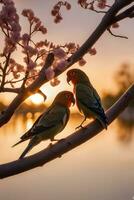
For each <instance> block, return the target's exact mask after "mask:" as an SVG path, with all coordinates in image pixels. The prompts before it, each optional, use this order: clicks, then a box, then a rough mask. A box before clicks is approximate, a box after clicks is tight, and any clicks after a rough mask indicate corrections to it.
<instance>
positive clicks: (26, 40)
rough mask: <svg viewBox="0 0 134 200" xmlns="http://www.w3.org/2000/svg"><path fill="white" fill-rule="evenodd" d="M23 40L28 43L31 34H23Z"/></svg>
mask: <svg viewBox="0 0 134 200" xmlns="http://www.w3.org/2000/svg"><path fill="white" fill-rule="evenodd" d="M22 40H23V42H24V43H27V42H28V41H29V40H30V35H29V34H27V33H25V34H23V35H22Z"/></svg>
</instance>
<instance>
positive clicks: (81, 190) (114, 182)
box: [0, 113, 134, 200]
mask: <svg viewBox="0 0 134 200" xmlns="http://www.w3.org/2000/svg"><path fill="white" fill-rule="evenodd" d="M36 115H37V114H36ZM36 117H37V116H35V118H36ZM34 120H35V119H33V118H32V117H31V114H30V113H28V114H27V119H25V118H24V117H22V116H17V117H15V118H14V119H12V120H11V122H10V123H9V124H8V125H6V126H4V127H2V128H1V129H0V164H2V163H6V162H9V161H12V160H15V159H17V158H18V157H19V155H20V154H21V153H22V151H23V150H24V148H25V147H26V145H27V142H25V143H24V144H20V145H18V146H16V147H15V148H11V146H12V145H13V144H14V143H16V142H17V141H18V140H19V137H20V136H21V135H22V133H23V132H25V131H26V130H27V129H28V128H29V127H30V126H31V125H32V123H33V121H34ZM80 121H81V119H80V118H79V117H76V116H74V115H73V116H72V117H71V120H70V122H69V124H68V126H67V127H66V129H65V131H64V132H62V133H61V134H59V135H58V136H57V138H63V137H65V136H67V135H69V134H70V133H71V132H73V131H74V129H75V127H76V126H77V125H78V124H79V122H80ZM133 133H134V130H132V129H131V130H129V129H126V128H125V127H123V126H121V125H120V126H119V125H118V124H117V122H114V123H113V124H112V125H111V126H109V128H108V131H103V132H101V133H100V134H99V135H97V136H96V137H94V138H92V139H91V140H89V141H88V142H86V143H85V144H83V145H81V146H79V147H77V148H75V149H74V150H72V151H70V152H69V153H67V154H65V155H64V156H62V157H61V158H58V159H56V160H54V161H51V162H49V163H48V164H47V165H44V166H43V167H40V168H36V169H33V170H30V171H28V172H24V173H22V174H19V175H16V176H13V177H9V178H6V179H3V180H0V200H24V199H25V200H30V199H31V200H132V199H134V138H133ZM48 144H49V141H47V142H42V143H41V144H39V145H38V146H37V147H35V148H34V149H33V150H32V151H31V152H30V153H29V155H30V154H33V153H35V152H38V151H39V150H41V149H43V148H44V147H45V146H47V145H48Z"/></svg>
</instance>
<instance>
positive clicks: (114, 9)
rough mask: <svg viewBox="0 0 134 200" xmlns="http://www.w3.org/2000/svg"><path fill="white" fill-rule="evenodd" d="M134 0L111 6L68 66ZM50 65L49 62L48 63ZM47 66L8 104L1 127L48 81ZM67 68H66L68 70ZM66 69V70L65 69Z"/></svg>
mask: <svg viewBox="0 0 134 200" xmlns="http://www.w3.org/2000/svg"><path fill="white" fill-rule="evenodd" d="M132 2H133V0H117V1H115V3H114V4H113V5H112V6H111V8H110V9H109V11H108V12H107V13H106V14H105V16H104V17H103V18H102V21H101V22H100V24H99V25H98V27H97V28H96V29H95V31H94V32H93V33H92V34H91V36H90V37H89V38H88V39H87V40H86V41H85V42H84V44H83V45H82V46H81V47H80V48H79V49H78V50H77V51H76V52H75V53H74V54H73V55H72V56H71V57H70V58H69V59H68V62H69V64H68V66H67V67H66V69H67V68H69V67H70V66H72V65H73V64H74V63H75V62H77V61H78V60H79V59H80V58H81V57H83V56H84V55H85V53H87V51H88V50H89V49H90V48H91V47H92V46H93V45H94V44H95V43H96V41H97V40H98V39H99V38H100V37H101V35H102V34H103V33H104V32H105V31H106V30H107V28H109V27H110V25H112V24H113V22H114V20H115V17H116V14H118V12H119V11H120V10H121V9H123V8H124V7H126V6H127V5H129V4H131V3H132ZM46 65H48V64H46ZM48 66H50V65H48ZM46 67H47V66H44V67H43V69H42V70H41V72H40V74H39V77H38V78H37V79H36V80H35V81H34V82H33V84H32V85H30V86H29V87H28V88H27V89H26V90H24V91H23V93H20V94H18V95H17V96H16V98H15V99H14V100H13V101H12V103H11V104H10V105H9V106H8V108H7V109H6V111H5V112H4V113H3V114H2V115H1V116H0V127H1V126H2V125H4V124H5V123H7V122H8V121H9V120H10V118H11V117H12V115H13V113H14V112H15V110H16V109H17V108H18V106H19V105H20V104H21V103H22V102H23V101H24V100H25V99H26V98H27V97H29V96H30V95H32V93H36V91H37V90H38V89H39V87H41V86H42V85H43V84H44V83H46V82H48V80H47V79H46V77H45V73H44V69H45V68H46ZM66 69H65V70H66ZM65 70H64V71H65ZM61 73H63V71H59V70H57V69H56V70H55V75H56V76H59V75H60V74H61Z"/></svg>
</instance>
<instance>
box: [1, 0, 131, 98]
mask: <svg viewBox="0 0 134 200" xmlns="http://www.w3.org/2000/svg"><path fill="white" fill-rule="evenodd" d="M56 2H57V0H50V1H47V0H38V1H36V0H15V3H16V7H17V9H18V12H19V13H21V12H22V10H23V9H24V8H31V9H33V11H34V12H35V15H36V16H37V17H39V18H40V19H41V20H42V22H43V23H44V25H45V26H46V27H47V29H48V33H47V34H46V35H44V37H42V40H45V39H48V40H50V41H53V42H54V43H56V44H59V43H60V44H64V43H65V42H75V43H79V44H82V43H83V42H84V41H85V40H86V39H87V38H88V37H89V35H90V34H91V33H92V32H93V31H94V29H95V27H96V26H97V25H98V24H99V22H100V20H101V18H102V16H103V15H102V14H96V13H94V12H91V11H86V10H84V9H82V8H81V7H80V6H79V5H78V4H77V3H76V2H77V1H76V0H74V1H71V0H70V1H69V2H70V3H71V5H72V9H71V10H70V11H66V12H64V11H65V10H64V9H62V14H63V18H64V20H62V22H61V23H59V24H54V23H53V17H52V16H51V14H50V13H51V9H52V7H53V5H54V4H55V3H56ZM20 22H21V25H22V30H23V31H26V30H27V21H26V19H25V18H24V17H22V16H21V18H20ZM133 23H134V22H133V19H126V20H124V21H122V22H121V23H120V27H119V28H118V29H113V31H114V33H117V34H121V35H125V36H128V38H129V39H128V40H126V39H121V38H115V37H112V36H111V35H110V34H109V33H107V32H106V33H105V34H103V36H102V37H101V38H100V39H99V41H97V43H96V44H95V45H94V47H95V48H96V49H97V55H95V56H90V55H86V56H85V58H86V60H87V61H88V62H87V64H86V65H85V66H84V67H82V70H84V71H85V72H86V73H87V74H88V75H89V78H90V80H91V81H92V83H93V84H94V86H95V87H96V88H97V90H98V92H99V93H100V94H101V92H102V91H104V90H109V89H112V90H115V89H116V88H115V85H114V84H113V74H114V72H115V71H116V70H117V69H118V67H119V66H120V65H121V64H122V63H124V62H129V63H130V64H133V63H134V61H133V54H134V45H133V44H134V37H133V35H134V26H133ZM36 37H39V36H38V35H37V36H36ZM39 39H41V38H39ZM16 58H17V59H19V54H16ZM74 66H75V67H77V64H76V65H74ZM74 66H73V67H74ZM60 80H61V84H60V85H59V86H58V87H55V88H52V87H51V86H49V84H47V87H46V85H45V86H42V88H41V89H42V90H43V91H45V93H46V94H47V96H48V100H50V99H51V97H54V96H55V94H56V93H57V92H58V91H59V90H63V89H65V88H66V89H72V88H71V87H70V86H68V85H67V84H66V82H65V73H64V74H63V75H61V76H60ZM9 95H10V97H11V98H12V95H11V94H9ZM8 99H9V98H8ZM5 100H6V101H7V98H6V97H5Z"/></svg>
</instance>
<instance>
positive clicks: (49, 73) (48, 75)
mask: <svg viewBox="0 0 134 200" xmlns="http://www.w3.org/2000/svg"><path fill="white" fill-rule="evenodd" d="M45 75H46V78H47V80H51V79H52V78H54V75H55V73H54V70H53V69H52V68H51V67H49V68H48V69H46V70H45Z"/></svg>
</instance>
